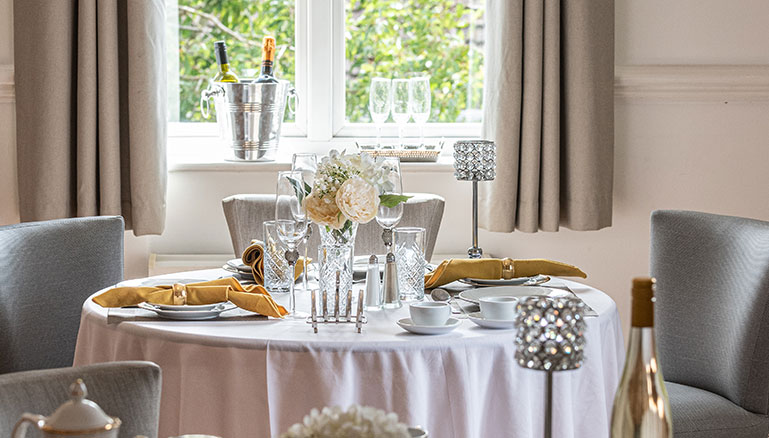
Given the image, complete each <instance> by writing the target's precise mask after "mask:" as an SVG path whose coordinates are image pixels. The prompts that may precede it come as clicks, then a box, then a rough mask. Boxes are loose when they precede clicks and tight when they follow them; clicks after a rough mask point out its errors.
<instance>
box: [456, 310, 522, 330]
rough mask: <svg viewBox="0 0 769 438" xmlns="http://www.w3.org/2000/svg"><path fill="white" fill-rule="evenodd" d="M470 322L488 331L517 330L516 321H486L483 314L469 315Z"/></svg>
mask: <svg viewBox="0 0 769 438" xmlns="http://www.w3.org/2000/svg"><path fill="white" fill-rule="evenodd" d="M467 317H468V318H469V319H470V321H472V322H474V323H476V324H477V325H478V326H480V327H483V328H488V329H511V328H515V320H512V319H511V320H504V319H486V318H484V317H483V315H481V312H473V313H470V314H468V315H467Z"/></svg>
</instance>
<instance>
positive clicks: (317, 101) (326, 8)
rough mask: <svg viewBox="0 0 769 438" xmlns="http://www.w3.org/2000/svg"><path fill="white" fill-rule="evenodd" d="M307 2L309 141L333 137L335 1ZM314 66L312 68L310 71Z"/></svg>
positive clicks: (315, 0) (314, 0) (318, 0)
mask: <svg viewBox="0 0 769 438" xmlns="http://www.w3.org/2000/svg"><path fill="white" fill-rule="evenodd" d="M305 1H307V30H308V32H307V66H308V68H307V85H308V86H307V138H308V139H309V140H310V141H328V140H331V138H332V136H333V130H332V129H333V111H332V102H333V91H332V89H333V87H330V86H329V84H332V83H333V73H334V71H333V59H334V57H333V44H332V39H333V38H332V37H333V20H332V18H333V4H332V2H333V0H305ZM309 66H312V68H309Z"/></svg>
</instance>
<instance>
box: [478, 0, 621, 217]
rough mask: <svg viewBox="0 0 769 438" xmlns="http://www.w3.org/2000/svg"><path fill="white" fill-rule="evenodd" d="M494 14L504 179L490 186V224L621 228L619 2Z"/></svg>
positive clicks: (496, 111) (536, 4) (490, 80)
mask: <svg viewBox="0 0 769 438" xmlns="http://www.w3.org/2000/svg"><path fill="white" fill-rule="evenodd" d="M486 11H487V12H486V17H487V27H486V29H487V35H486V57H485V65H486V67H485V68H486V70H485V73H486V76H485V84H484V124H483V125H484V126H483V135H484V137H485V138H487V139H490V140H494V141H495V142H496V144H497V177H496V179H495V180H494V181H492V182H485V183H481V184H480V196H479V200H480V206H481V212H480V217H479V221H480V225H481V226H482V227H483V228H486V229H488V230H491V231H501V232H512V231H514V230H516V229H518V230H521V231H526V232H536V231H538V230H544V231H557V230H558V229H559V227H560V226H561V225H563V226H566V227H568V228H572V229H575V230H591V229H599V228H602V227H606V226H609V225H611V208H612V206H611V193H612V178H613V170H612V167H613V142H614V139H613V81H614V78H613V75H614V67H613V60H614V42H613V41H614V33H613V30H614V18H613V17H614V6H613V0H569V1H549V0H518V1H494V0H487V9H486Z"/></svg>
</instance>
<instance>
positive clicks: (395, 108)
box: [392, 79, 411, 149]
mask: <svg viewBox="0 0 769 438" xmlns="http://www.w3.org/2000/svg"><path fill="white" fill-rule="evenodd" d="M392 89H393V90H392V114H393V120H395V123H397V124H398V140H399V141H400V148H401V149H403V130H404V129H405V127H406V124H407V123H408V122H409V119H410V118H411V110H410V108H409V80H408V79H393V86H392Z"/></svg>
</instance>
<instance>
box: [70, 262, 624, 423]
mask: <svg viewBox="0 0 769 438" xmlns="http://www.w3.org/2000/svg"><path fill="white" fill-rule="evenodd" d="M224 275H231V274H228V273H227V271H225V270H222V269H213V270H203V271H192V272H184V273H177V274H171V275H165V276H158V277H150V278H144V279H137V280H130V281H126V282H123V283H121V286H139V285H159V284H173V283H175V282H191V281H203V280H211V279H215V278H219V277H222V276H224ZM553 281H557V282H559V283H560V284H561V285H564V286H568V287H569V288H570V289H571V290H572V291H573V292H574V293H575V294H576V295H577V296H578V297H579V298H581V299H582V300H583V301H584V302H585V303H586V304H587V305H589V306H590V307H591V308H592V309H594V310H595V312H596V313H597V316H593V317H587V318H586V323H587V330H586V332H585V337H586V338H585V339H586V346H585V352H584V356H585V361H584V364H583V366H582V367H581V368H579V369H577V370H572V371H562V372H556V373H554V378H553V393H554V397H553V436H558V437H562V438H570V437H591V438H600V437H608V436H609V423H610V420H611V408H612V402H613V397H614V392H615V390H616V388H617V384H618V382H619V377H620V372H621V369H622V365H623V361H624V341H623V336H622V329H621V324H620V318H619V315H618V312H617V307H616V305H615V303H614V301H612V300H611V298H609V297H608V296H607V295H606V294H605V293H603V292H601V291H599V290H597V289H595V288H592V287H590V286H586V285H583V284H580V283H577V282H573V281H569V280H564V279H554V280H553ZM297 286H299V284H297ZM544 286H547V284H545V285H544ZM101 292H103V291H100V292H97V294H98V293H101ZM94 295H96V294H94ZM286 295H287V294H280V295H278V294H275V295H274V297H275V299H276V301H278V303H280V304H283V305H286V306H287V304H288V297H287V296H286ZM355 296H357V293H356V295H355ZM427 299H429V297H428V298H427ZM297 307H298V308H299V309H300V310H306V311H309V308H310V294H309V293H308V292H304V291H301V290H298V291H297ZM408 316H409V310H408V306H407V305H404V306H403V307H401V308H399V309H394V310H379V311H371V312H366V317H367V320H368V322H367V323H366V324H364V325H363V330H362V333H357V331H356V330H355V327H354V325H353V324H338V325H333V324H322V325H320V327H319V329H318V333H314V332H313V330H312V327H311V326H310V325H309V324H308V323H306V322H305V321H303V320H292V319H273V318H266V317H264V316H261V315H256V314H253V313H251V312H248V311H245V310H242V309H238V308H236V309H233V310H230V311H227V312H224V313H222V314H221V316H220V317H219V318H217V319H213V320H206V321H173V320H164V319H160V318H158V317H157V316H156V315H154V313H152V312H150V311H147V310H143V309H136V308H131V309H128V308H126V309H116V308H113V309H107V308H103V307H101V306H99V305H98V304H96V303H94V302H93V301H92V299H90V298H89V299H88V300H86V302H85V303H84V304H83V311H82V317H81V322H80V332H79V334H78V340H77V347H76V351H75V365H86V364H92V363H98V362H109V361H122V360H147V361H152V362H155V363H157V364H158V365H160V367H161V368H162V381H163V383H162V395H161V403H160V404H161V410H160V429H159V437H163V438H165V437H169V436H176V435H181V434H192V433H198V434H211V435H216V436H219V437H223V438H246V437H263V438H277V437H279V436H280V435H281V434H282V433H283V432H285V431H286V430H287V429H288V428H289V427H290V426H291V425H292V424H294V423H297V422H301V421H303V418H304V416H305V415H307V414H309V413H310V411H311V410H312V409H313V408H318V409H320V408H322V407H324V406H341V407H343V408H346V407H348V406H349V405H351V404H359V405H365V406H373V407H376V408H379V409H383V410H385V411H388V412H395V413H396V414H397V415H398V418H399V419H400V421H401V422H403V423H407V424H409V425H412V426H421V427H423V428H425V429H426V430H428V432H429V433H430V437H431V438H495V437H500V438H501V437H536V436H543V430H544V420H543V419H544V409H545V388H546V386H545V385H546V373H545V372H542V371H535V370H529V369H524V368H522V367H520V366H519V365H518V364H517V362H516V361H515V350H516V346H515V343H514V338H515V330H512V329H508V330H494V329H484V328H481V327H478V326H476V325H475V324H474V323H473V322H472V321H471V320H469V319H461V324H460V325H459V327H457V328H456V329H455V330H453V331H451V332H449V333H446V334H442V335H434V336H425V335H415V334H411V333H408V332H406V331H404V330H403V329H401V328H400V327H399V326H398V325H397V324H396V322H397V321H398V320H400V319H401V318H406V317H408ZM455 316H456V315H455ZM460 317H461V315H460ZM122 420H123V421H124V422H127V421H131V419H130V418H124V419H122Z"/></svg>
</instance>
